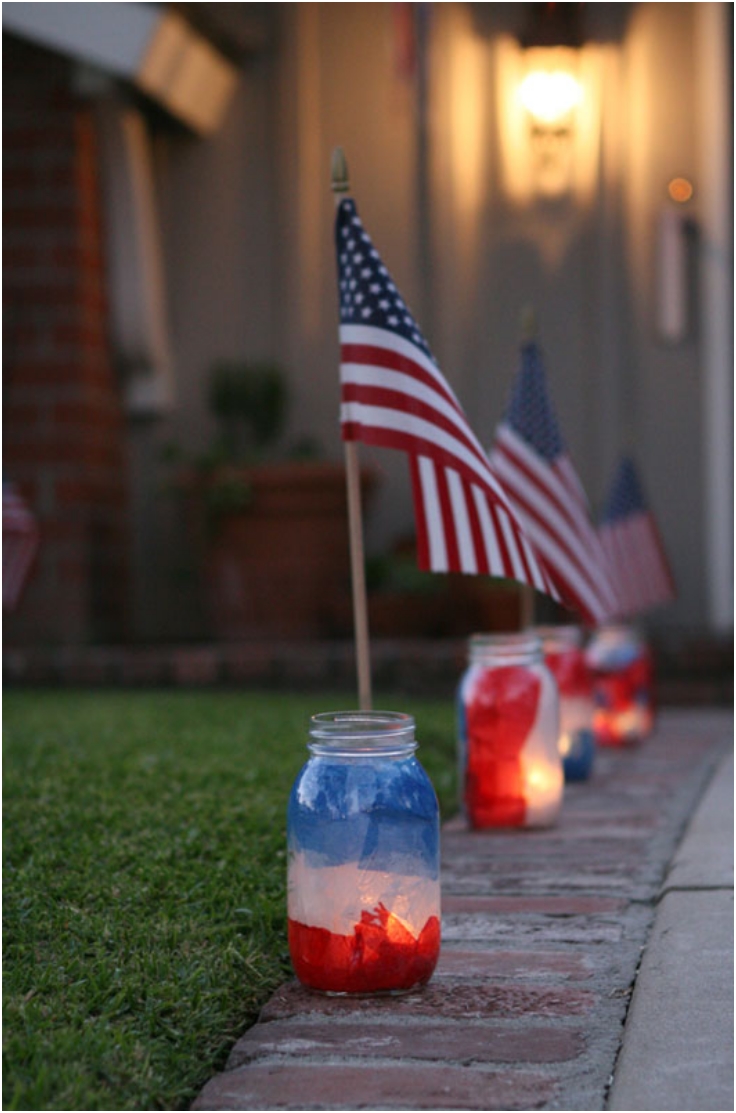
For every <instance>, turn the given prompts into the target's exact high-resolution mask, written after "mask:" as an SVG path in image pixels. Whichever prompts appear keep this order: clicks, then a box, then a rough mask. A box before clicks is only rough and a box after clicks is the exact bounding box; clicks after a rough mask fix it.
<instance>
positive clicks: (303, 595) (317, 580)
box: [204, 461, 371, 640]
mask: <svg viewBox="0 0 736 1113" xmlns="http://www.w3.org/2000/svg"><path fill="white" fill-rule="evenodd" d="M226 477H227V479H228V480H230V481H232V480H233V479H236V480H239V481H241V482H242V483H243V485H244V488H245V489H246V490H247V491H248V492H249V497H248V502H247V505H246V506H245V507H243V508H242V509H240V510H236V511H227V510H223V511H221V512H220V513H219V514H218V515H217V516H216V518H215V520H213V521H211V528H210V532H209V538H208V541H207V544H206V550H205V557H204V576H205V592H206V602H207V609H208V612H209V615H210V620H211V624H212V632H213V634H214V636H215V637H216V638H221V639H228V640H233V639H239V638H252V637H258V636H260V637H263V636H270V637H284V638H310V637H315V636H320V635H325V634H329V633H337V632H342V631H336V630H335V629H334V621H335V618H334V616H335V614H338V613H340V611H341V610H342V609H343V608H342V606H341V605H340V604H342V603H343V601H344V599H345V598H348V597H349V594H350V557H349V542H348V523H347V495H346V487H345V469H344V466H343V465H342V464H341V463H335V462H330V461H288V462H283V463H278V464H264V465H260V466H258V467H252V468H242V469H228V471H227V476H226ZM219 478H221V477H219ZM216 481H217V479H215V480H213V482H216ZM363 485H364V488H365V489H366V490H367V488H369V487H370V485H371V482H370V478H369V477H368V476H367V475H366V476H365V477H364V481H363Z"/></svg>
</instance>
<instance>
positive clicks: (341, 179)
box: [331, 147, 350, 193]
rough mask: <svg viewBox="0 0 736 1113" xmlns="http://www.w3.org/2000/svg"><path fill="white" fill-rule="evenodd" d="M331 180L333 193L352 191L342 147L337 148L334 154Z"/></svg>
mask: <svg viewBox="0 0 736 1113" xmlns="http://www.w3.org/2000/svg"><path fill="white" fill-rule="evenodd" d="M331 180H332V192H333V193H347V192H348V190H349V189H350V179H349V178H348V164H347V160H346V158H345V152H344V151H343V149H342V147H335V149H334V151H333V152H332V173H331Z"/></svg>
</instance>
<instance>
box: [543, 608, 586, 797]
mask: <svg viewBox="0 0 736 1113" xmlns="http://www.w3.org/2000/svg"><path fill="white" fill-rule="evenodd" d="M537 633H538V635H539V637H540V638H541V639H542V652H543V653H544V661H545V664H546V665H547V668H548V669H549V671H550V672H551V673H552V675H553V676H554V678H555V680H556V681H557V690H558V692H559V695H560V737H559V740H558V741H559V748H560V756H561V758H562V768H563V769H564V772H565V780H566V781H585V780H587V779H588V777H589V776H590V774H591V772H592V769H593V758H594V756H595V738H594V735H593V677H592V675H591V672H590V669H589V668H588V663H587V661H586V659H585V653H584V651H583V633H582V630H581V629H580V627H579V626H540V627H538V629H537Z"/></svg>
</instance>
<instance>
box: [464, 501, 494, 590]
mask: <svg viewBox="0 0 736 1113" xmlns="http://www.w3.org/2000/svg"><path fill="white" fill-rule="evenodd" d="M463 490H464V491H465V502H466V504H467V507H468V520H469V522H470V532H471V534H472V537H473V549H474V550H475V562H476V565H477V567H478V573H479V574H480V575H486V576H487V575H488V574H489V573H490V567H489V564H488V556H487V554H486V547H485V544H484V542H483V530H482V528H481V524H480V519H479V517H478V508H477V506H476V505H475V499H474V497H473V486H472V484H470V483H468V482H466V481H464V482H463Z"/></svg>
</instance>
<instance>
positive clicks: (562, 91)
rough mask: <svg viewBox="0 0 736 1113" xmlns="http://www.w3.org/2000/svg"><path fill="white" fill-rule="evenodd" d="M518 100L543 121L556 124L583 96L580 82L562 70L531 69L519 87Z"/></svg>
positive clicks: (536, 117) (536, 118) (535, 117)
mask: <svg viewBox="0 0 736 1113" xmlns="http://www.w3.org/2000/svg"><path fill="white" fill-rule="evenodd" d="M519 95H520V97H521V103H522V104H523V105H524V107H525V108H526V110H527V111H528V112H529V113H530V114H531V115H532V116H533V117H534V119H535V120H538V121H539V122H540V123H543V124H547V125H549V124H555V123H558V122H559V121H560V120H563V119H564V118H565V116H567V115H568V113H570V112H572V110H573V108H576V107H577V106H578V105H579V104H580V102H581V100H582V98H583V90H582V87H581V85H580V82H579V81H577V79H576V78H574V77H573V76H572V74H571V73H567V72H566V71H565V70H534V71H533V72H532V73H530V74H527V76H526V77H525V78H524V80H523V81H522V83H521V86H520V88H519Z"/></svg>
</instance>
